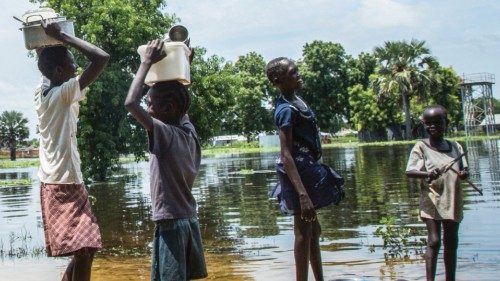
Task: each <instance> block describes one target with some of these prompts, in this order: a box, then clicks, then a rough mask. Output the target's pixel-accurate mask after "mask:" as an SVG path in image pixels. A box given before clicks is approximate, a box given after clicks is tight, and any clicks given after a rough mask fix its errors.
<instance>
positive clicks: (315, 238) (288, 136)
mask: <svg viewBox="0 0 500 281" xmlns="http://www.w3.org/2000/svg"><path fill="white" fill-rule="evenodd" d="M266 73H267V77H268V79H269V81H271V83H272V84H273V85H274V86H275V87H276V88H278V89H279V91H280V92H281V96H280V97H279V98H278V99H277V101H276V110H275V113H274V120H275V123H276V126H277V127H278V130H279V139H280V147H281V153H280V156H279V157H278V159H277V172H278V180H279V184H278V185H277V188H276V189H275V190H274V191H273V196H275V197H277V198H278V201H279V202H280V206H281V210H282V211H283V212H284V213H286V214H291V215H294V234H295V246H294V256H295V272H296V280H298V281H303V280H307V275H308V268H309V266H308V264H309V262H310V263H311V267H312V271H313V274H314V277H315V279H316V280H323V269H322V265H321V252H320V245H319V236H320V234H321V226H320V224H319V222H318V220H317V218H316V211H315V210H316V209H318V208H321V207H324V206H326V205H330V204H332V203H336V202H338V201H340V199H341V198H342V197H343V189H342V188H341V187H339V188H333V186H336V185H342V184H343V182H342V183H339V182H338V180H341V179H339V176H338V175H336V174H335V172H334V171H333V170H332V169H330V168H329V167H328V166H326V165H322V164H321V163H320V162H319V160H320V158H321V153H322V152H321V142H320V137H319V129H318V126H317V124H316V117H315V115H314V113H313V111H312V110H311V108H310V107H309V106H307V104H306V103H305V102H304V101H303V100H302V99H301V98H300V97H298V96H297V95H296V94H295V92H296V91H297V90H299V89H300V88H301V87H302V78H301V76H300V74H299V71H298V68H297V66H296V65H295V64H294V63H293V62H292V61H291V60H289V59H287V58H283V57H280V58H276V59H273V60H271V61H270V62H269V63H268V64H267V66H266Z"/></svg>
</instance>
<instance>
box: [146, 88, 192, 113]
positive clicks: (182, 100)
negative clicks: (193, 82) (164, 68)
mask: <svg viewBox="0 0 500 281" xmlns="http://www.w3.org/2000/svg"><path fill="white" fill-rule="evenodd" d="M151 88H152V89H154V90H155V91H157V92H160V93H161V94H160V95H156V97H157V98H159V102H161V103H166V102H169V101H172V100H173V101H174V103H175V104H176V105H177V108H178V109H179V119H180V118H181V117H182V116H184V114H186V113H187V111H188V109H189V107H190V106H191V96H190V95H189V92H188V90H187V88H186V86H185V85H184V84H182V83H181V82H179V81H177V80H172V81H162V82H158V83H155V84H154V85H153V86H152V87H151Z"/></svg>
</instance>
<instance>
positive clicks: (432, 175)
mask: <svg viewBox="0 0 500 281" xmlns="http://www.w3.org/2000/svg"><path fill="white" fill-rule="evenodd" d="M440 176H441V171H440V170H439V169H437V168H436V169H434V170H432V171H430V172H429V173H428V175H427V182H429V183H430V182H431V181H433V180H435V179H437V178H439V177H440Z"/></svg>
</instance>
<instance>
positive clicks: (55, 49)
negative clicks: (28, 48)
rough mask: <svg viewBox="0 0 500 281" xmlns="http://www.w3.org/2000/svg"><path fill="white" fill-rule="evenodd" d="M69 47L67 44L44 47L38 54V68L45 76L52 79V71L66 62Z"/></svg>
mask: <svg viewBox="0 0 500 281" xmlns="http://www.w3.org/2000/svg"><path fill="white" fill-rule="evenodd" d="M68 52H69V51H68V48H66V47H65V46H51V47H45V48H43V49H42V51H41V52H40V54H39V55H38V69H39V70H40V72H41V73H42V74H43V76H45V77H47V78H49V79H52V73H53V72H54V69H55V68H56V67H58V66H62V65H63V64H64V60H65V59H66V57H67V55H68Z"/></svg>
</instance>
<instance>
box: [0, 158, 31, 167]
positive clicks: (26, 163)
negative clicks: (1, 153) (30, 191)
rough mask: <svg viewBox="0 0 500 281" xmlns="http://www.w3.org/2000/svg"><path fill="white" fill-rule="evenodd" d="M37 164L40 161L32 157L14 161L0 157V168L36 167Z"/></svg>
mask: <svg viewBox="0 0 500 281" xmlns="http://www.w3.org/2000/svg"><path fill="white" fill-rule="evenodd" d="M39 164H40V161H39V160H38V159H33V158H19V159H17V160H16V161H10V160H9V159H1V160H0V169H13V168H27V167H36V166H38V165H39Z"/></svg>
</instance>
